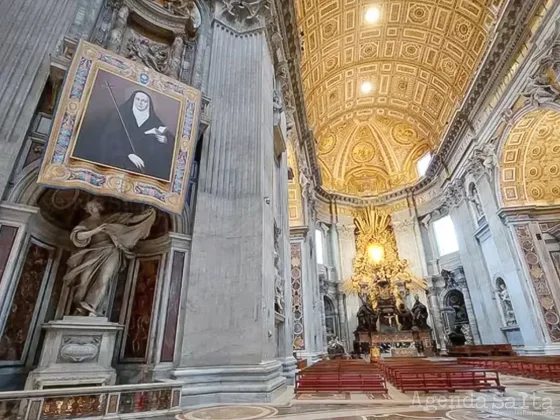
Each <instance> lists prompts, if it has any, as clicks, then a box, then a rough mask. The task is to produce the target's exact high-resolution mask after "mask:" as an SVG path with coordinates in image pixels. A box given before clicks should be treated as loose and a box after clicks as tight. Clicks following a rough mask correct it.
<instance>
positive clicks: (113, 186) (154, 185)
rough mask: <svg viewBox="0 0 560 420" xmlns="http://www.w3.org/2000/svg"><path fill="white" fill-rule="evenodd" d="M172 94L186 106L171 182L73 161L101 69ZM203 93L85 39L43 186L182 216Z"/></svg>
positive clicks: (60, 112)
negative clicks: (145, 206)
mask: <svg viewBox="0 0 560 420" xmlns="http://www.w3.org/2000/svg"><path fill="white" fill-rule="evenodd" d="M99 69H101V70H105V71H108V72H111V73H114V74H116V75H118V76H119V77H122V78H123V79H126V80H128V81H130V82H133V83H137V84H139V85H142V86H144V87H146V88H150V89H153V90H155V91H157V92H160V93H162V94H165V95H168V96H170V97H172V98H173V99H175V100H177V101H178V102H179V103H180V114H179V122H178V127H181V129H180V130H179V137H178V138H177V139H176V142H177V145H178V147H177V146H176V148H175V152H174V156H173V167H172V171H171V176H170V181H167V182H166V181H162V180H158V179H154V178H151V177H148V176H144V175H142V174H135V173H130V172H127V171H124V170H120V169H118V168H108V167H104V166H100V165H97V164H95V163H92V162H85V161H82V160H78V159H73V158H71V157H70V154H71V153H70V152H71V150H72V147H73V145H74V143H75V142H76V140H77V136H78V129H79V125H80V123H79V122H80V121H81V118H82V116H83V114H84V113H85V111H86V108H87V102H88V100H89V97H88V96H89V92H90V91H91V89H92V88H93V84H94V81H95V75H96V73H97V70H99ZM201 99H202V95H201V92H200V91H199V90H197V89H194V88H192V87H190V86H187V85H185V84H183V83H181V82H179V81H178V80H175V79H172V78H170V77H168V76H165V75H163V74H160V73H158V72H156V71H154V70H151V69H149V68H148V67H145V66H144V65H143V64H139V63H137V62H134V61H130V60H127V59H125V58H123V57H120V56H116V55H114V54H113V53H111V52H109V51H107V50H104V49H103V48H101V47H98V46H96V45H93V44H90V43H88V42H85V41H81V42H80V44H79V46H78V48H77V50H76V54H75V58H74V61H73V63H72V65H71V67H70V69H69V71H68V74H67V79H66V83H65V86H64V90H63V92H62V96H61V99H60V103H59V106H58V109H57V112H56V116H55V118H54V121H53V125H52V131H51V135H50V139H49V143H48V146H47V149H46V151H45V156H44V159H43V163H42V166H41V171H40V174H39V179H38V182H39V183H40V184H42V185H46V186H50V187H55V188H78V189H82V190H85V191H88V192H90V193H93V194H99V195H109V196H114V197H117V198H120V199H123V200H127V201H136V202H143V203H147V204H151V205H153V206H156V207H158V208H160V209H162V210H165V211H169V212H173V213H178V214H181V213H182V211H183V206H184V202H185V196H186V191H187V183H188V177H189V174H190V167H191V165H192V162H193V155H194V150H195V146H196V136H197V131H198V125H199V124H198V120H199V117H200V112H201V111H200V107H201Z"/></svg>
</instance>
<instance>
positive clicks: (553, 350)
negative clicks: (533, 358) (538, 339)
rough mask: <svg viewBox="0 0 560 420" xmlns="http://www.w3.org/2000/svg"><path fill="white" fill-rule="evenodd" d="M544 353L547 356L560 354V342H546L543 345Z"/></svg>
mask: <svg viewBox="0 0 560 420" xmlns="http://www.w3.org/2000/svg"><path fill="white" fill-rule="evenodd" d="M544 354H545V355H547V356H560V344H558V343H557V344H547V345H546V346H545V347H544Z"/></svg>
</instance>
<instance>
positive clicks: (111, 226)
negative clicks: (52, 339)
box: [64, 211, 156, 309]
mask: <svg viewBox="0 0 560 420" xmlns="http://www.w3.org/2000/svg"><path fill="white" fill-rule="evenodd" d="M155 217H156V214H155V212H154V211H151V212H146V213H142V214H140V215H133V214H130V213H117V214H113V215H109V216H106V217H104V218H100V219H97V220H92V219H86V220H84V221H83V222H82V223H80V224H79V225H77V226H76V227H75V228H74V229H73V230H72V233H71V234H70V239H71V240H72V242H73V243H74V245H76V246H77V247H78V248H83V249H81V250H80V251H77V252H76V253H74V254H73V255H72V256H71V257H70V258H69V259H68V263H67V265H68V269H69V271H68V272H67V273H66V275H65V276H64V280H65V281H67V282H69V283H71V284H73V285H75V286H76V292H75V293H76V294H77V296H80V297H82V299H85V300H86V301H87V300H89V299H88V294H89V293H91V292H92V291H93V292H95V293H100V292H101V293H105V292H106V287H105V284H101V283H103V282H107V281H110V280H111V279H106V278H100V277H101V276H102V274H103V273H102V271H103V270H102V268H103V267H104V266H105V265H106V264H107V263H108V262H109V261H110V260H111V259H114V258H115V257H116V258H118V264H115V270H114V272H113V276H114V274H116V272H117V271H118V269H119V268H120V267H124V258H125V257H126V256H130V255H131V253H130V249H131V248H133V247H134V246H135V245H136V243H137V242H138V241H139V240H141V239H144V238H146V237H147V236H148V235H149V233H150V228H151V227H152V225H153V223H154V221H155ZM103 223H105V224H107V225H106V226H105V228H104V230H103V231H102V232H99V233H97V234H95V235H93V236H92V237H91V238H87V239H84V240H81V239H80V238H79V237H78V234H79V233H81V232H89V231H91V230H93V229H95V228H96V227H98V226H100V225H101V224H103ZM86 271H87V272H89V273H90V275H89V276H87V278H84V276H81V274H82V273H84V272H86ZM113 276H111V277H113ZM76 282H78V283H76ZM103 297H104V296H101V297H99V296H96V297H95V299H93V300H94V301H98V300H99V299H102V298H103ZM94 309H96V308H94Z"/></svg>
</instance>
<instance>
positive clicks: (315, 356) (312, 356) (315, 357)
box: [297, 351, 325, 366]
mask: <svg viewBox="0 0 560 420" xmlns="http://www.w3.org/2000/svg"><path fill="white" fill-rule="evenodd" d="M324 354H325V353H323V352H311V351H302V352H299V351H298V352H297V356H298V358H300V359H306V360H307V366H310V365H312V364H313V363H315V362H318V361H319V360H321V357H323V355H324Z"/></svg>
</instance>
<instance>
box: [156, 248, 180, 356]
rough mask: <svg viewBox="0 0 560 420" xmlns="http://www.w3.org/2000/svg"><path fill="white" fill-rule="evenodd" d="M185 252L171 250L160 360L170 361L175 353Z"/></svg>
mask: <svg viewBox="0 0 560 420" xmlns="http://www.w3.org/2000/svg"><path fill="white" fill-rule="evenodd" d="M184 265H185V253H184V252H182V251H174V252H173V265H172V267H171V282H170V285H169V303H168V306H167V319H166V321H165V331H164V333H163V343H162V345H161V361H162V362H172V361H173V356H174V355H175V340H176V338H177V321H178V316H179V308H180V306H181V286H182V284H183V268H184Z"/></svg>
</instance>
